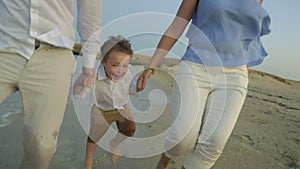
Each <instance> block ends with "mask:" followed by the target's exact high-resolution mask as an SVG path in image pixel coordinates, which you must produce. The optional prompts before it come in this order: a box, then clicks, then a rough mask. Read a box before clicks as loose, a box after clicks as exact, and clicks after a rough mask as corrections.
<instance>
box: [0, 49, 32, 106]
mask: <svg viewBox="0 0 300 169" xmlns="http://www.w3.org/2000/svg"><path fill="white" fill-rule="evenodd" d="M26 63H27V60H26V59H25V58H23V57H22V56H20V55H19V54H17V53H7V52H0V68H1V71H0V103H2V102H3V101H4V100H5V99H6V98H7V97H8V96H9V95H11V94H12V93H13V92H15V91H17V90H18V86H17V81H18V79H19V75H20V74H21V72H22V71H23V68H24V66H25V65H26Z"/></svg>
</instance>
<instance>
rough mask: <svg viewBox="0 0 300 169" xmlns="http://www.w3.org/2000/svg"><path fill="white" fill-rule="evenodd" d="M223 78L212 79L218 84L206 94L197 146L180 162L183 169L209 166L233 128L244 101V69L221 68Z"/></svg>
mask: <svg viewBox="0 0 300 169" xmlns="http://www.w3.org/2000/svg"><path fill="white" fill-rule="evenodd" d="M224 75H225V76H224ZM224 75H220V76H219V77H217V78H216V79H217V80H218V82H217V83H215V84H214V88H213V90H212V92H211V93H210V94H209V97H208V100H207V105H206V110H205V115H204V119H203V126H202V129H201V132H200V135H199V138H198V142H197V145H196V147H195V150H194V151H193V153H192V154H190V155H189V156H188V157H187V159H186V161H185V162H184V167H185V168H186V169H194V168H195V167H198V168H199V166H201V169H209V168H210V167H211V166H213V165H214V163H215V161H216V160H217V159H218V157H219V156H220V155H221V153H222V151H223V148H224V147H225V144H226V142H227V140H228V138H229V136H230V134H231V132H232V130H233V128H234V126H235V124H236V121H237V119H238V116H239V113H240V111H241V109H242V106H243V103H244V100H245V98H246V93H247V85H248V76H247V69H246V67H242V68H224ZM222 76H224V77H225V78H224V77H222ZM222 78H223V80H220V79H222Z"/></svg>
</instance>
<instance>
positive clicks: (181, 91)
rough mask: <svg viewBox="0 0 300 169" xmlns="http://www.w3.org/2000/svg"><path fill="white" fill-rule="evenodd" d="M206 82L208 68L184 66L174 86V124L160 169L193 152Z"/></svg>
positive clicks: (159, 165) (208, 87) (203, 106)
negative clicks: (173, 159)
mask: <svg viewBox="0 0 300 169" xmlns="http://www.w3.org/2000/svg"><path fill="white" fill-rule="evenodd" d="M194 72H197V73H194ZM207 79H208V74H207V72H206V71H205V67H203V66H199V65H198V66H195V65H194V64H189V63H186V62H182V63H181V65H180V68H179V70H178V73H177V74H176V77H175V80H174V84H173V93H172V112H171V119H172V120H171V121H172V122H171V125H170V127H169V129H168V132H167V135H166V138H165V143H164V151H165V153H164V154H163V155H162V156H161V159H160V161H159V163H158V166H157V169H167V168H168V165H169V162H170V159H171V158H172V157H175V156H180V155H183V154H186V153H189V152H191V151H192V150H193V149H194V146H195V144H196V141H197V139H198V135H199V130H200V126H201V123H202V116H203V112H204V108H205V104H206V99H207V96H208V93H209V91H210V82H209V80H207ZM199 86H201V88H200V87H199Z"/></svg>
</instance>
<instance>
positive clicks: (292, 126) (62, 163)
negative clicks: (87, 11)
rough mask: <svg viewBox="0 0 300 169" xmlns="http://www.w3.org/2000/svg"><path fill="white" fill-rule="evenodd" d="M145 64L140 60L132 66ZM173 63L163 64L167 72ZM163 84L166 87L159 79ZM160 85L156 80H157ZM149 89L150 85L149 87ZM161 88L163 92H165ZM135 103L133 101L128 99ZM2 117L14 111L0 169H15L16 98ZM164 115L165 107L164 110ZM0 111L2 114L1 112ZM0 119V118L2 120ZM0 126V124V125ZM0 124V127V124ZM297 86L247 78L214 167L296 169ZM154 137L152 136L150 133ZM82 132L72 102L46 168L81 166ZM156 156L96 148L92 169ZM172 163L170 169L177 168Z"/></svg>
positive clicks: (299, 163)
mask: <svg viewBox="0 0 300 169" xmlns="http://www.w3.org/2000/svg"><path fill="white" fill-rule="evenodd" d="M137 62H138V64H144V63H146V62H147V61H146V60H145V59H144V58H139V59H136V60H134V63H136V64H137ZM176 63H177V61H176V60H172V61H170V62H166V63H165V65H163V66H165V70H168V71H170V72H171V74H172V73H174V72H175V69H176V65H177V64H176ZM164 80H165V81H164V82H163V83H167V84H171V82H170V80H168V79H164ZM157 83H159V82H157ZM149 87H153V85H152V86H151V85H149ZM167 90H168V89H165V90H164V91H167ZM133 100H134V99H133ZM0 110H1V114H0V115H3V114H5V112H15V113H14V114H13V115H11V116H10V117H8V118H9V120H10V121H11V124H9V125H8V126H6V127H1V128H0V136H1V139H0V154H1V156H0V161H1V163H0V168H1V169H17V168H18V166H19V162H20V161H21V158H22V117H23V116H22V114H21V113H18V111H20V110H21V107H20V98H19V96H18V94H16V95H14V96H13V97H10V98H9V99H8V100H6V101H5V103H4V104H2V105H1V106H0ZM166 111H167V112H168V111H169V109H168V108H166ZM3 112H4V113H3ZM1 117H2V116H1ZM167 118H168V117H167V114H166V115H165V116H164V117H161V118H160V119H158V120H156V121H154V122H150V123H146V124H142V123H140V124H138V128H137V133H136V134H137V135H140V136H142V135H143V134H144V135H147V134H151V133H152V134H153V133H155V132H157V131H158V130H159V129H162V128H163V127H164V125H165V120H166V119H167ZM0 122H1V121H0ZM0 124H1V123H0ZM299 131H300V82H295V81H288V80H287V81H284V80H280V79H278V78H274V76H271V75H268V74H264V73H261V72H256V71H254V72H252V73H251V75H250V83H249V91H248V95H247V99H246V102H245V105H244V107H243V109H242V112H241V114H240V117H239V119H238V122H237V125H236V127H235V129H234V131H233V133H232V135H231V137H230V139H229V141H228V143H227V145H226V147H225V149H224V152H223V154H222V155H221V157H220V158H219V160H218V161H217V163H216V165H215V166H214V167H213V168H214V169H269V168H270V169H271V168H272V169H273V168H274V169H296V168H300V150H299V145H300V132H299ZM154 135H155V134H154ZM85 141H86V134H85V132H84V131H83V129H82V128H81V126H80V123H79V121H78V118H77V116H76V113H75V111H74V108H73V103H72V100H71V98H70V99H69V103H68V105H67V109H66V113H65V117H64V121H63V124H62V127H61V132H60V135H59V140H58V147H57V152H56V154H55V156H54V158H53V160H52V163H51V165H50V168H51V169H79V168H82V166H83V161H84V154H85ZM158 159H159V155H157V156H154V157H149V158H142V159H139V158H125V157H119V158H118V161H117V163H116V164H111V161H110V154H109V153H108V152H106V151H105V150H103V149H101V148H99V149H98V150H97V152H96V156H95V160H94V161H95V167H94V168H95V169H97V168H99V169H100V168H101V169H153V168H155V166H156V164H157V162H158ZM180 165H181V159H174V160H173V161H172V164H171V167H170V169H180Z"/></svg>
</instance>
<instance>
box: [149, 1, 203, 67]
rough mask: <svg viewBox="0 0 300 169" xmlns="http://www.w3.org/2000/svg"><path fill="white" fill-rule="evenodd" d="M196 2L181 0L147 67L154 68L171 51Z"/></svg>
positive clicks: (191, 14)
mask: <svg viewBox="0 0 300 169" xmlns="http://www.w3.org/2000/svg"><path fill="white" fill-rule="evenodd" d="M197 3H198V0H183V1H182V3H181V5H180V7H179V9H178V11H177V14H176V17H175V18H174V20H173V21H172V23H171V25H170V26H169V27H168V29H167V30H166V32H165V33H164V35H163V36H162V38H161V39H160V41H159V43H158V46H157V48H156V50H155V52H154V54H153V57H152V58H151V61H150V62H149V64H148V67H156V66H157V65H158V64H159V63H160V62H161V61H162V60H163V59H164V57H165V56H166V54H167V53H168V52H169V51H170V50H171V48H172V47H173V46H174V44H175V43H176V42H177V40H178V39H179V38H180V36H181V35H182V33H183V31H184V30H185V28H186V26H187V25H188V23H189V22H190V20H191V18H192V16H193V13H194V11H195V8H196V6H197Z"/></svg>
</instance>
